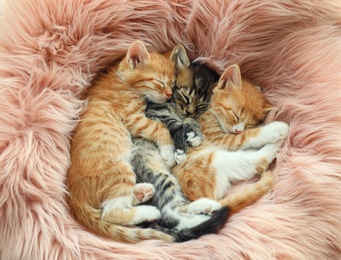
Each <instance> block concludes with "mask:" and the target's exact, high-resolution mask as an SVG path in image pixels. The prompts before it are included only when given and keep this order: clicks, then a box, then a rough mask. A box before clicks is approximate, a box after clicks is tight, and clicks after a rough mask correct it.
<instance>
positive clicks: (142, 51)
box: [118, 41, 175, 103]
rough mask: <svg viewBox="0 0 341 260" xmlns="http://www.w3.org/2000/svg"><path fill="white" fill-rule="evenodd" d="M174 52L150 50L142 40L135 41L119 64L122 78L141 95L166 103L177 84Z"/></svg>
mask: <svg viewBox="0 0 341 260" xmlns="http://www.w3.org/2000/svg"><path fill="white" fill-rule="evenodd" d="M171 55H172V54H169V53H168V54H164V55H162V54H159V53H155V52H148V51H147V49H146V48H145V46H144V45H143V43H142V42H140V41H136V42H135V43H133V44H132V45H131V46H130V48H129V50H128V52H127V55H126V57H125V58H124V59H123V60H122V62H121V63H120V65H119V68H118V72H119V74H120V76H121V78H122V79H123V80H124V81H125V82H126V83H127V84H128V85H129V86H130V87H131V88H133V89H134V90H135V91H137V92H139V93H140V94H141V96H143V97H144V98H146V99H147V100H150V101H152V102H155V103H164V102H166V101H167V100H168V99H169V98H170V97H171V96H172V91H173V86H174V84H175V63H174V61H173V60H172V58H171Z"/></svg>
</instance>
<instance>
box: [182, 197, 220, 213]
mask: <svg viewBox="0 0 341 260" xmlns="http://www.w3.org/2000/svg"><path fill="white" fill-rule="evenodd" d="M220 208H221V205H220V203H219V202H217V201H215V200H212V199H208V198H201V199H198V200H195V201H193V202H192V203H191V204H189V206H188V211H187V212H188V213H192V214H209V215H211V214H213V213H214V212H215V211H217V210H219V209H220Z"/></svg>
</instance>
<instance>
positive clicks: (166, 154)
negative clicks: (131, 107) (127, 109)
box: [124, 114, 175, 167]
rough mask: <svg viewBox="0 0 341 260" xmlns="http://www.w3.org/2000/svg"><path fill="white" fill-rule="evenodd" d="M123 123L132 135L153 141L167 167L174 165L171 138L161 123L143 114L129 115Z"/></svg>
mask: <svg viewBox="0 0 341 260" xmlns="http://www.w3.org/2000/svg"><path fill="white" fill-rule="evenodd" d="M124 123H125V125H126V126H127V128H128V130H129V132H130V133H131V135H132V136H133V137H141V138H145V139H147V140H150V141H153V142H155V143H156V144H157V145H158V147H159V149H160V154H161V157H162V159H163V160H165V162H166V163H167V165H168V166H169V167H172V166H174V164H175V160H174V145H173V140H172V137H171V135H170V133H169V131H168V129H167V127H166V126H165V125H164V124H163V123H161V122H158V121H155V120H152V119H149V118H147V117H145V115H144V114H139V115H130V116H129V117H128V118H127V119H126V120H125V122H124Z"/></svg>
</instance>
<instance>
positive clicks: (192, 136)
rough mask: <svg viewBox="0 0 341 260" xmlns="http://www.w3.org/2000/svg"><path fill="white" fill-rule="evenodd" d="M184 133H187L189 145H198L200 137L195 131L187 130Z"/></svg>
mask: <svg viewBox="0 0 341 260" xmlns="http://www.w3.org/2000/svg"><path fill="white" fill-rule="evenodd" d="M186 135H187V142H189V144H190V145H191V146H198V145H200V143H201V137H200V136H199V135H197V134H196V133H195V132H189V133H187V134H186Z"/></svg>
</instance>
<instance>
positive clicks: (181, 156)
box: [174, 149, 187, 164]
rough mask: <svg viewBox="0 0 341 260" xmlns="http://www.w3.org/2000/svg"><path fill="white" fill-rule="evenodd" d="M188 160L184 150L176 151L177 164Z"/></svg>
mask: <svg viewBox="0 0 341 260" xmlns="http://www.w3.org/2000/svg"><path fill="white" fill-rule="evenodd" d="M186 158H187V156H186V154H185V151H184V150H180V149H177V150H176V151H175V154H174V159H175V161H176V163H177V164H181V163H183V162H184V161H186Z"/></svg>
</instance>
